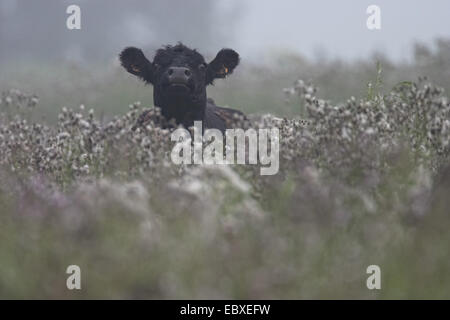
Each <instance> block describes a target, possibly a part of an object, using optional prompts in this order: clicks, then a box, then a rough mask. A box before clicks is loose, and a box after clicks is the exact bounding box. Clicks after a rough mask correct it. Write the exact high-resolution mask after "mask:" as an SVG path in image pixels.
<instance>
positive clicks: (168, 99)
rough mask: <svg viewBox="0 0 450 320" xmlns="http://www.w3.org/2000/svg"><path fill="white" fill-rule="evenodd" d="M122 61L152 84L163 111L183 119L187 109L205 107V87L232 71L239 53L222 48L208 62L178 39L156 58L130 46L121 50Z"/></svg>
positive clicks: (190, 110)
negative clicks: (178, 41) (148, 56)
mask: <svg viewBox="0 0 450 320" xmlns="http://www.w3.org/2000/svg"><path fill="white" fill-rule="evenodd" d="M120 61H121V63H122V66H123V67H124V68H125V69H126V70H127V71H128V72H130V73H131V74H134V75H136V76H138V77H139V78H141V79H142V80H144V81H145V82H146V83H150V84H152V85H153V98H154V104H155V105H156V106H158V107H161V109H162V112H163V114H165V115H168V116H170V117H174V118H176V119H177V120H182V118H183V117H184V116H185V115H186V113H197V112H203V111H204V108H205V106H206V87H207V86H208V85H209V84H212V83H213V81H214V80H215V79H217V78H225V77H226V76H227V75H229V74H231V73H232V72H233V70H234V68H235V67H236V66H237V65H238V63H239V55H238V54H237V52H235V51H234V50H231V49H222V50H220V51H219V53H218V54H217V56H216V57H215V58H214V59H213V60H212V61H211V62H210V63H206V62H205V59H204V58H203V56H202V55H201V54H200V53H198V52H197V51H195V50H192V49H190V48H188V47H186V46H185V45H183V44H181V43H179V44H177V45H175V46H166V47H164V48H162V49H159V50H157V52H156V55H155V57H154V59H153V61H149V60H148V59H147V58H146V57H145V55H144V54H143V52H142V51H141V50H140V49H137V48H133V47H129V48H126V49H124V50H123V51H122V53H121V54H120Z"/></svg>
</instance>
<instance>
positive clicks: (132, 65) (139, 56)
mask: <svg viewBox="0 0 450 320" xmlns="http://www.w3.org/2000/svg"><path fill="white" fill-rule="evenodd" d="M119 58H120V63H121V64H122V66H123V67H124V68H125V69H126V70H127V71H128V72H129V73H131V74H134V75H135V76H138V77H139V78H141V79H142V80H144V81H145V82H147V83H153V71H154V70H153V69H154V68H153V65H152V63H151V62H150V61H148V60H147V58H146V57H145V55H144V53H143V52H142V50H140V49H138V48H134V47H128V48H125V49H124V50H123V51H122V52H121V53H120V55H119Z"/></svg>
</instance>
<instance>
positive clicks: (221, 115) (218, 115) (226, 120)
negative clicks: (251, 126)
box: [205, 98, 245, 132]
mask: <svg viewBox="0 0 450 320" xmlns="http://www.w3.org/2000/svg"><path fill="white" fill-rule="evenodd" d="M239 118H242V119H245V115H244V113H242V112H241V111H239V110H235V109H231V108H226V107H220V106H218V105H216V104H215V102H214V100H213V99H211V98H208V101H207V105H206V112H205V120H206V126H207V127H208V128H217V129H219V130H221V131H222V132H223V131H225V129H227V128H231V127H232V126H233V123H235V122H236V121H237V120H238V119H239Z"/></svg>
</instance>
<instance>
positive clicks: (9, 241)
mask: <svg viewBox="0 0 450 320" xmlns="http://www.w3.org/2000/svg"><path fill="white" fill-rule="evenodd" d="M242 64H243V66H242V67H241V69H240V70H237V71H236V73H235V74H233V76H232V77H230V78H229V79H227V80H226V81H222V82H217V85H216V86H215V87H212V88H210V90H209V94H210V96H211V97H212V98H214V99H215V101H216V103H217V104H219V105H229V106H231V107H233V108H237V109H240V110H242V111H244V112H245V113H246V114H248V115H249V119H248V120H244V121H242V122H241V123H239V124H237V125H238V126H240V127H244V128H271V127H277V128H279V129H280V134H281V137H280V172H279V173H278V174H277V175H274V176H261V175H260V174H259V172H260V170H259V167H258V166H257V165H233V166H207V165H201V166H197V165H191V166H183V165H181V166H180V165H174V164H173V163H172V161H171V159H170V151H171V147H172V145H173V142H171V140H170V130H169V129H162V128H160V126H158V123H150V124H148V125H147V126H146V127H143V128H140V129H139V130H136V131H133V130H131V127H132V126H133V125H134V124H135V121H136V118H137V117H138V116H139V114H140V113H141V112H142V110H143V109H146V108H149V107H151V106H152V99H151V97H152V89H151V87H149V86H145V85H143V84H141V83H140V82H139V81H138V80H136V79H133V78H132V77H131V76H129V75H128V74H126V72H124V71H123V70H121V69H120V68H119V66H118V65H117V63H111V64H105V65H95V66H92V65H90V66H79V65H70V64H62V63H61V64H56V65H50V64H44V63H43V64H37V63H33V62H21V63H18V62H16V63H10V64H9V65H5V66H3V71H2V73H1V75H0V91H1V96H0V99H1V100H0V113H1V116H0V181H1V182H2V183H1V184H0V298H3V299H4V298H19V299H22V298H42V299H53V298H62V299H87V298H113V299H122V298H125V299H127V298H136V299H183V298H184V299H305V298H312V299H324V298H337V299H344V298H352V299H353V298H354V299H397V298H409V299H418V298H425V299H428V298H437V299H448V298H450V272H449V270H450V236H449V233H448V232H447V229H448V226H449V222H450V215H449V209H448V208H449V207H450V200H449V197H448V194H449V192H450V163H449V151H450V146H449V143H450V100H449V98H448V92H449V90H450V81H449V75H450V42H448V41H446V40H442V39H441V40H439V41H437V42H436V45H435V47H434V48H428V47H425V46H423V45H417V46H416V48H415V52H414V59H413V60H412V61H410V62H404V63H394V62H391V61H389V60H388V59H387V58H385V57H383V56H382V55H374V56H373V57H370V58H367V60H365V61H353V62H343V61H337V60H332V61H328V60H327V61H315V62H314V61H308V60H307V59H305V58H302V57H301V56H298V55H295V54H291V53H289V54H288V53H286V54H278V55H277V56H275V57H273V59H272V62H271V63H270V64H269V65H259V64H258V63H256V62H248V64H245V61H243V62H242ZM154 112H155V113H156V115H157V114H158V113H157V110H155V111H154ZM73 264H75V265H78V266H80V268H81V272H82V289H81V290H68V289H67V287H66V279H67V277H68V275H67V274H66V268H67V266H69V265H73ZM369 265H378V266H380V268H381V277H382V278H381V279H382V280H381V286H382V287H381V290H369V289H368V288H367V286H366V279H367V278H368V276H369V275H368V274H367V273H366V269H367V267H368V266H369Z"/></svg>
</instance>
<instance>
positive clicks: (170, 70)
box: [167, 68, 173, 76]
mask: <svg viewBox="0 0 450 320" xmlns="http://www.w3.org/2000/svg"><path fill="white" fill-rule="evenodd" d="M167 73H168V74H169V76H171V75H172V74H173V69H172V68H170V69H169V71H168V72H167Z"/></svg>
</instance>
